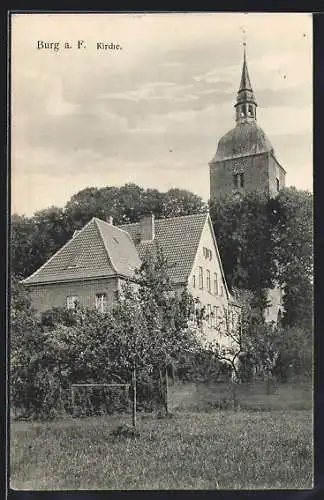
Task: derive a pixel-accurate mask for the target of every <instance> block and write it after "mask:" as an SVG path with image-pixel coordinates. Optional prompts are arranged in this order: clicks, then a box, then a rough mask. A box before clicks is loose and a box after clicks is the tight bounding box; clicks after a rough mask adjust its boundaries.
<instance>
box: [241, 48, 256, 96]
mask: <svg viewBox="0 0 324 500" xmlns="http://www.w3.org/2000/svg"><path fill="white" fill-rule="evenodd" d="M243 46H244V56H243V57H244V58H243V68H242V77H241V83H240V88H239V92H240V91H242V90H250V91H251V92H253V91H252V85H251V81H250V77H249V71H248V67H247V62H246V42H243Z"/></svg>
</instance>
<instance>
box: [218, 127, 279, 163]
mask: <svg viewBox="0 0 324 500" xmlns="http://www.w3.org/2000/svg"><path fill="white" fill-rule="evenodd" d="M271 151H273V146H272V144H271V142H270V140H269V139H268V137H267V136H266V134H265V132H264V131H263V130H262V128H261V127H260V126H259V125H258V124H257V123H256V122H255V121H245V122H238V123H237V124H236V126H235V127H234V128H233V129H232V130H230V131H229V132H227V133H226V134H225V135H224V136H223V137H222V138H221V139H220V141H219V143H218V147H217V151H216V154H215V156H214V158H213V160H212V162H215V161H222V160H227V159H230V158H235V157H241V156H249V155H253V154H258V153H268V152H271Z"/></svg>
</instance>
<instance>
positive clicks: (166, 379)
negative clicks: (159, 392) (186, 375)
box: [164, 361, 169, 415]
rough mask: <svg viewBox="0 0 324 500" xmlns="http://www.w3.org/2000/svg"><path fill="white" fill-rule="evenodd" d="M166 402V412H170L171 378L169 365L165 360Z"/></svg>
mask: <svg viewBox="0 0 324 500" xmlns="http://www.w3.org/2000/svg"><path fill="white" fill-rule="evenodd" d="M164 404H165V414H166V415H168V414H169V380H168V365H167V362H166V361H165V395H164Z"/></svg>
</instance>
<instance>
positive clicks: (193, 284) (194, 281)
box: [192, 274, 196, 288]
mask: <svg viewBox="0 0 324 500" xmlns="http://www.w3.org/2000/svg"><path fill="white" fill-rule="evenodd" d="M192 286H193V288H196V276H195V275H194V274H193V275H192Z"/></svg>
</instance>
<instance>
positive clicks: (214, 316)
mask: <svg viewBox="0 0 324 500" xmlns="http://www.w3.org/2000/svg"><path fill="white" fill-rule="evenodd" d="M213 322H214V328H217V326H218V307H217V306H214V307H213Z"/></svg>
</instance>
